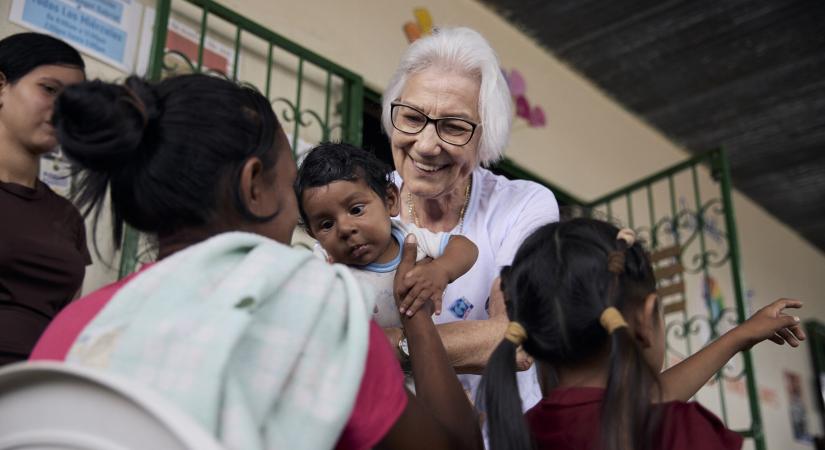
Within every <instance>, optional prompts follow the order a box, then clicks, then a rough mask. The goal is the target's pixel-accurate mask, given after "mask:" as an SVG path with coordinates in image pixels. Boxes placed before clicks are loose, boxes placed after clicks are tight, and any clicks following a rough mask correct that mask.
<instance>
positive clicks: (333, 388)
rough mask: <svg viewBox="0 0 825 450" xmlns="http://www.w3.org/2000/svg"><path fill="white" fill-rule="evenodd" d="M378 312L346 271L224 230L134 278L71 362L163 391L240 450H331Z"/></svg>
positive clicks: (84, 338) (357, 381)
mask: <svg viewBox="0 0 825 450" xmlns="http://www.w3.org/2000/svg"><path fill="white" fill-rule="evenodd" d="M367 292H368V291H367ZM372 310H373V299H372V296H371V295H370V294H365V291H363V290H362V288H361V286H360V285H359V284H358V283H357V282H356V281H355V279H354V278H353V277H352V275H351V274H350V272H349V269H347V268H346V267H344V266H341V265H328V264H326V263H325V262H323V261H321V260H319V259H317V258H315V257H314V256H313V255H312V253H310V252H309V251H307V250H305V249H295V248H291V247H288V246H285V245H282V244H279V243H276V242H274V241H272V240H269V239H266V238H263V237H261V236H258V235H254V234H248V233H225V234H222V235H219V236H216V237H213V238H211V239H209V240H207V241H205V242H202V243H200V244H198V245H195V246H192V247H190V248H187V249H186V250H183V251H181V252H178V253H176V254H174V255H172V256H170V257H168V258H166V259H164V260H163V261H161V262H159V263H157V264H156V265H155V266H154V267H151V268H149V269H147V270H146V271H145V272H144V273H141V274H140V275H138V276H137V277H135V279H133V280H132V281H130V282H129V283H128V284H127V285H126V286H125V287H123V288H122V289H121V290H120V291H118V292H117V294H115V296H114V297H113V298H112V300H111V301H110V302H109V303H108V304H107V305H106V307H105V308H104V309H103V310H102V311H101V313H100V314H98V316H97V317H95V319H94V320H93V321H92V322H91V323H90V324H89V325H88V326H87V327H86V328H85V329H84V331H83V332H82V333H81V335H80V337H79V338H78V340H77V341H76V343H75V344H74V346H73V347H72V349H71V350H70V352H69V356H68V357H67V361H69V362H70V363H79V364H83V365H86V366H96V367H100V368H103V369H105V370H108V371H112V372H117V373H119V374H121V375H125V376H127V377H130V378H132V379H134V380H137V381H139V382H141V383H143V384H144V385H147V386H149V387H151V388H154V389H155V390H157V391H159V392H160V393H161V394H162V395H163V396H164V397H166V398H167V399H169V400H171V401H172V402H174V403H175V404H177V405H178V406H180V408H182V409H183V410H185V411H186V412H188V413H189V414H190V415H191V416H192V417H194V418H195V419H196V420H197V421H198V422H200V423H201V424H202V425H203V426H204V427H205V428H206V429H207V430H210V431H212V432H213V433H214V434H215V435H216V436H217V437H218V438H219V439H220V441H221V442H222V443H223V444H224V445H225V446H226V447H227V448H230V449H237V450H255V449H274V448H290V449H326V448H333V447H334V446H335V443H336V442H337V439H338V437H339V435H340V433H341V430H342V429H343V427H344V425H345V424H346V421H347V419H348V418H349V416H350V413H351V411H352V408H353V405H354V402H355V396H356V393H357V392H358V388H359V385H360V382H361V377H362V376H363V371H364V364H365V358H366V352H367V347H368V340H369V322H368V321H369V318H370V316H371V313H372Z"/></svg>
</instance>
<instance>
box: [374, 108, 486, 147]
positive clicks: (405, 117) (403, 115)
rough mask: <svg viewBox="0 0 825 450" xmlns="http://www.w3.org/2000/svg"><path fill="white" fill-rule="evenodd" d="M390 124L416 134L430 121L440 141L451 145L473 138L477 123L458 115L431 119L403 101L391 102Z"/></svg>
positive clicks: (403, 131) (401, 130)
mask: <svg viewBox="0 0 825 450" xmlns="http://www.w3.org/2000/svg"><path fill="white" fill-rule="evenodd" d="M390 120H391V121H392V126H393V127H394V128H395V129H396V130H398V131H400V132H402V133H404V134H418V133H420V132H421V131H423V130H424V128H426V127H427V124H429V123H430V122H432V123H434V124H435V133H436V134H437V135H438V137H439V138H441V140H442V141H444V142H446V143H448V144H452V145H458V146H462V145H466V144H467V143H468V142H470V139H472V138H473V133H475V131H476V128H477V127H478V124H477V123H473V122H470V121H469V120H467V119H462V118H460V117H440V118H438V119H433V118H432V117H430V116H428V115H426V114H424V113H423V112H421V111H419V110H417V109H415V108H413V107H412V106H409V105H405V104H403V103H392V109H391V110H390Z"/></svg>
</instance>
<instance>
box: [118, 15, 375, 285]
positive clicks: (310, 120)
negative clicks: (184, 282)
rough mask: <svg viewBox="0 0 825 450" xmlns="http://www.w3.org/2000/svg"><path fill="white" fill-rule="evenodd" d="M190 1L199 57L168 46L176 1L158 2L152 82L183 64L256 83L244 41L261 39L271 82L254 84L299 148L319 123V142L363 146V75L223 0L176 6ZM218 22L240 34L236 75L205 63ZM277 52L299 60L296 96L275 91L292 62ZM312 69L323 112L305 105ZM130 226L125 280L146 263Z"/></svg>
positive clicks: (189, 68) (236, 42) (122, 272)
mask: <svg viewBox="0 0 825 450" xmlns="http://www.w3.org/2000/svg"><path fill="white" fill-rule="evenodd" d="M184 3H186V4H189V5H194V6H195V7H197V8H199V11H200V22H199V26H198V29H199V33H200V41H199V43H198V48H197V57H196V58H195V60H190V58H189V57H188V56H187V55H185V54H184V53H182V52H179V51H175V50H169V49H167V47H166V42H167V30H168V28H169V21H170V16H172V15H173V13H174V11H176V10H175V9H173V6H174V5H173V2H172V0H158V2H157V12H156V15H155V25H154V36H153V40H152V47H151V51H150V61H149V68H148V73H147V74H146V77H147V78H148V79H149V80H152V81H158V80H161V79H162V78H164V77H165V76H169V75H173V74H175V73H180V72H181V68H182V69H183V72H187V73H189V72H203V73H209V74H211V75H215V76H222V77H225V78H227V79H230V80H233V81H236V82H239V83H242V84H247V85H250V83H246V82H243V81H242V79H241V73H240V72H241V71H240V63H241V54H242V53H243V52H244V51H245V47H244V40H243V39H244V38H245V37H246V38H247V39H249V38H250V37H254V39H255V42H257V43H261V42H263V44H264V45H265V46H266V47H267V51H266V57H265V58H261V64H260V66H262V68H263V70H266V76H265V82H263V83H262V84H263V86H255V85H252V87H254V88H256V89H258V90H259V91H260V92H262V93H264V94H265V95H266V96H267V98H269V99H270V101H271V102H272V105H273V108H274V109H275V111H276V114H278V113H280V114H279V119H280V121H281V123H282V124H283V125H284V126H285V127H289V126H291V127H292V133H291V137H292V143H293V148H294V149H296V148H297V143H298V142H299V138H300V137H301V134H302V132H303V131H305V130H308V129H309V127H311V126H313V125H317V126H318V127H319V130H316V131H320V133H315V135H314V136H316V139H314V140H329V139H330V138H332V137H335V138H337V139H340V140H342V141H345V142H349V143H351V144H354V145H361V140H362V135H361V133H362V109H363V98H364V83H363V80H362V78H361V76H360V75H358V74H356V73H354V72H352V71H350V70H348V69H346V68H344V67H342V66H340V65H338V64H336V63H334V62H332V61H330V60H328V59H326V58H324V57H322V56H320V55H319V54H317V53H315V52H313V51H311V50H309V49H307V48H304V47H302V46H300V45H298V44H297V43H295V42H293V41H290V40H289V39H286V38H284V37H283V36H281V35H279V34H277V33H274V32H273V31H271V30H268V29H267V28H266V27H264V26H262V25H260V24H258V23H256V22H254V21H252V20H250V19H248V18H246V17H243V16H241V15H240V14H238V13H236V12H234V11H232V10H230V9H228V8H226V7H224V6H222V5H220V4H218V3H217V2H214V1H211V0H179V1H177V2H176V3H175V5H178V4H184ZM218 20H219V21H220V25H222V26H223V27H224V28H226V27H227V26H228V27H234V33H231V35H232V36H233V37H234V40H233V42H232V44H231V47H232V48H233V50H234V59H233V64H232V70H231V73H223V72H221V71H217V70H215V69H210V68H206V67H205V66H204V49H205V44H206V42H207V35H209V34H210V30H212V27H210V24H214V23H215V22H216V21H218ZM275 51H278V52H279V53H281V54H284V53H286V54H288V55H291V56H292V57H293V58H297V63H296V64H295V67H290V68H289V69H290V70H291V71H292V70H294V73H295V75H294V78H295V79H294V80H290V81H294V82H295V83H296V89H295V92H294V96H293V97H291V98H288V97H287V96H283V95H279V96H276V95H275V94H274V92H275V91H276V89H274V87H275V81H274V80H273V78H274V77H273V73H274V72H275V70H276V67H277V65H278V64H280V66H281V68H283V67H284V65H286V64H287V62H286V61H277V60H276V57H275ZM310 68H312V69H314V70H315V72H316V73H318V72H320V73H324V75H322V76H321V80H320V81H319V80H311V81H312V83H313V86H312V87H313V88H315V89H316V90H319V91H320V92H322V94H323V95H324V99H323V102H322V103H323V107H321V108H320V110H316V109H313V108H309V107H306V106H304V105H305V100H306V97H305V96H306V90H305V85H306V84H308V83H310V82H309V81H308V80H307V76H305V73H306V72H307V70H308V69H310ZM334 89H335V90H338V91H340V96H341V100H340V101H336V100H335V99H334V98H333V97H334V93H333V90H334ZM336 118H337V119H336ZM125 228H126V230H125V234H124V240H123V243H122V251H121V258H120V267H119V276H120V277H121V278H122V277H124V276H126V275H128V274H129V273H131V272H133V271H134V270H135V268H136V266H137V264H138V263H139V262H140V261H139V260H140V256H139V242H140V239H139V233H137V232H136V231H135V230H133V229H131V228H129V227H125Z"/></svg>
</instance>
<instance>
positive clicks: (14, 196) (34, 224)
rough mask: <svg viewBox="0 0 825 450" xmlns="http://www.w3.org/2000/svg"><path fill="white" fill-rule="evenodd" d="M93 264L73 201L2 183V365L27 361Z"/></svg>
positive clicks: (38, 189) (39, 185)
mask: <svg viewBox="0 0 825 450" xmlns="http://www.w3.org/2000/svg"><path fill="white" fill-rule="evenodd" d="M90 263H91V257H90V255H89V250H88V248H87V247H86V230H85V228H84V224H83V218H82V217H81V216H80V213H79V212H78V211H77V208H75V207H74V205H72V203H71V202H69V201H68V200H66V199H65V198H63V197H61V196H59V195H57V194H55V193H54V192H53V191H52V190H51V189H50V188H49V187H48V186H47V185H46V184H44V183H42V182H40V181H38V182H37V185H36V187H35V188H34V189H32V188H28V187H25V186H21V185H19V184H15V183H4V182H0V364H2V363H3V362H12V361H14V360H15V359H20V360H22V359H26V358H27V357H28V355H29V353H30V352H31V350H32V347H34V344H35V343H36V342H37V339H38V338H39V337H40V334H41V333H42V332H43V330H45V329H46V326H47V325H48V324H49V321H51V320H52V318H53V317H54V316H55V315H57V313H58V312H59V311H60V310H61V309H62V308H63V307H64V306H66V305H67V304H68V303H69V302H70V301H71V300H72V298H73V297H74V295H75V293H76V292H77V290H78V289H80V286H81V284H82V283H83V276H84V275H85V272H86V266H87V265H89V264H90ZM18 355H19V358H18Z"/></svg>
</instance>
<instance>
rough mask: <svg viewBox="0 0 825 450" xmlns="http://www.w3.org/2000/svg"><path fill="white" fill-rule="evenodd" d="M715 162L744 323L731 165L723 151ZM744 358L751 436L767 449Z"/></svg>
mask: <svg viewBox="0 0 825 450" xmlns="http://www.w3.org/2000/svg"><path fill="white" fill-rule="evenodd" d="M712 163H714V164H716V165H717V167H718V168H720V169H721V170H720V173H721V175H722V179H721V183H720V188H721V191H722V204H723V206H724V208H725V228H727V232H728V246H729V247H730V270H731V278H732V279H733V292H734V295H735V296H736V314H737V316H738V319H739V322H740V323H742V322H744V321H745V319H746V318H747V317H746V311H745V296H744V287H743V286H744V283H743V282H742V273H741V264H740V255H739V236H738V233H737V231H736V218H735V217H736V216H735V215H734V210H733V197H732V195H731V191H732V187H731V177H730V164H729V163H728V158H727V154H726V152H725V151H724V150H717V151H715V152H714V153H713V160H712ZM742 359H743V361H744V366H745V384H746V386H747V390H748V398H749V400H750V402H749V403H750V408H751V430H750V431H751V433H752V437H753V440H754V446H755V448H756V450H765V449H766V447H765V435H764V431H763V429H762V413H761V411H760V410H759V391H758V389H757V386H756V375H755V373H754V370H753V359H752V357H751V352H750V350H745V351H743V352H742Z"/></svg>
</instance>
